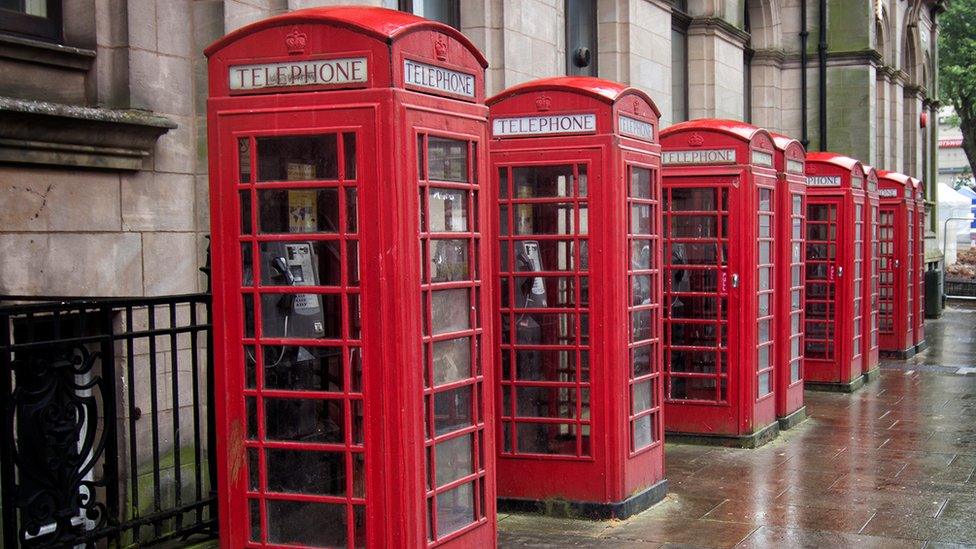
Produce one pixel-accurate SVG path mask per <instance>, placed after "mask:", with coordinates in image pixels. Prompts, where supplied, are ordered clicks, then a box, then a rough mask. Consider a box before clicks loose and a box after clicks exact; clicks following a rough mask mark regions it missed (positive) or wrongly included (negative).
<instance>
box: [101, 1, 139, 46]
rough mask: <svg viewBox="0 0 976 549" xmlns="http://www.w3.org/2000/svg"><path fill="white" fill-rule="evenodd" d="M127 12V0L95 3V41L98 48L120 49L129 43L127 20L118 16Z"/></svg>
mask: <svg viewBox="0 0 976 549" xmlns="http://www.w3.org/2000/svg"><path fill="white" fill-rule="evenodd" d="M131 4H132V2H129V5H131ZM125 11H126V2H125V0H98V1H97V2H95V40H96V44H97V45H98V46H102V47H119V46H125V45H126V44H128V43H129V38H128V25H127V24H126V23H127V21H126V19H127V18H126V17H119V15H118V14H120V13H125Z"/></svg>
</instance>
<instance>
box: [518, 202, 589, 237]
mask: <svg viewBox="0 0 976 549" xmlns="http://www.w3.org/2000/svg"><path fill="white" fill-rule="evenodd" d="M581 215H582V212H581ZM514 223H515V234H573V233H574V232H575V231H576V218H575V212H574V209H573V205H572V204H558V203H557V204H553V203H544V204H517V205H515V217H514Z"/></svg>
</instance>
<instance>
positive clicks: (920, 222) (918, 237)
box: [912, 177, 927, 353]
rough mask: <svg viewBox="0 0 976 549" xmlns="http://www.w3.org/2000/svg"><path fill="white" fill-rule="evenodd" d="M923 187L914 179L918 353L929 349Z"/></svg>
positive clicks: (914, 331)
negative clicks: (926, 323)
mask: <svg viewBox="0 0 976 549" xmlns="http://www.w3.org/2000/svg"><path fill="white" fill-rule="evenodd" d="M923 185H924V184H923V183H922V182H921V181H919V180H918V179H915V178H914V177H913V178H912V187H913V188H914V195H915V233H914V235H913V240H914V242H915V257H914V259H913V261H914V268H915V273H914V279H913V280H914V283H915V286H914V290H913V292H912V300H913V301H914V303H915V314H914V315H912V316H913V319H914V325H913V327H912V336H913V342H914V344H915V352H916V353H919V352H921V351H923V350H924V349H925V347H927V345H926V343H925V196H924V194H923V191H922V189H923Z"/></svg>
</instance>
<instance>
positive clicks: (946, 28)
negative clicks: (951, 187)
mask: <svg viewBox="0 0 976 549" xmlns="http://www.w3.org/2000/svg"><path fill="white" fill-rule="evenodd" d="M939 23H940V27H941V30H940V35H939V75H940V76H939V83H940V88H941V90H940V93H941V95H942V96H943V98H944V99H946V100H948V101H949V102H950V103H952V106H953V107H955V109H956V114H958V115H959V127H960V129H962V148H963V150H964V151H966V159H967V160H969V166H970V169H971V170H972V171H973V172H976V0H952V1H951V2H949V6H948V9H947V10H946V12H945V13H943V14H942V16H941V17H940V18H939Z"/></svg>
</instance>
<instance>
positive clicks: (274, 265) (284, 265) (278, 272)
mask: <svg viewBox="0 0 976 549" xmlns="http://www.w3.org/2000/svg"><path fill="white" fill-rule="evenodd" d="M271 269H272V270H273V271H274V273H275V274H273V275H272V277H273V278H275V279H282V280H283V281H284V286H294V285H295V275H293V274H291V271H290V270H289V269H288V262H287V261H285V258H283V257H276V258H274V259H272V260H271ZM294 304H295V294H285V295H283V296H281V299H279V300H278V308H279V309H281V310H282V312H284V313H285V314H287V313H289V312H291V308H292V306H293V305H294Z"/></svg>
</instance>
